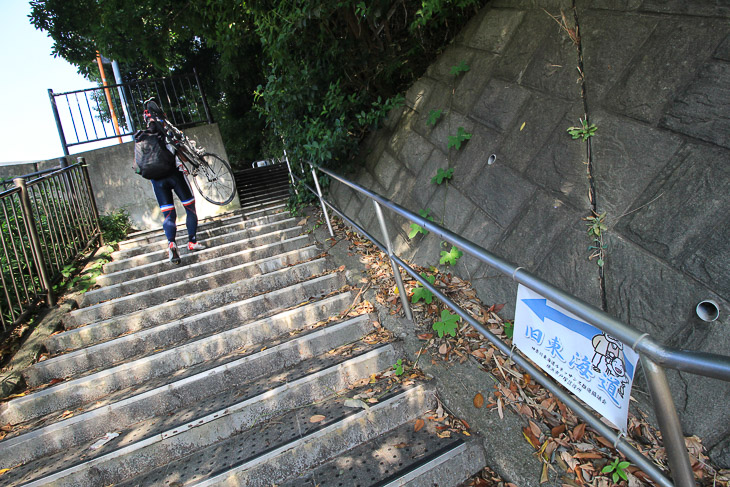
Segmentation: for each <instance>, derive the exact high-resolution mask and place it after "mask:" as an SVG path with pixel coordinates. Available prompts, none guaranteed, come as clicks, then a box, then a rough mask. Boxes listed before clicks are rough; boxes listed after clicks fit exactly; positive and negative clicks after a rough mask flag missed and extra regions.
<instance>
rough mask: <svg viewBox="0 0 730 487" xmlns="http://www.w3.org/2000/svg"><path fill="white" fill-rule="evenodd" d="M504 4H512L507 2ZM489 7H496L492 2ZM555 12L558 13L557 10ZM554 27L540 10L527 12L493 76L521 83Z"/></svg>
mask: <svg viewBox="0 0 730 487" xmlns="http://www.w3.org/2000/svg"><path fill="white" fill-rule="evenodd" d="M506 3H512V2H510V1H509V0H508V1H507V2H506ZM490 5H493V6H495V7H496V6H498V5H494V3H493V2H492V3H491V4H490ZM510 8H514V7H510ZM549 8H553V7H552V6H551V7H549ZM567 8H571V7H567ZM555 11H556V12H559V9H556V10H555ZM556 27H557V26H556V25H555V21H554V20H553V19H551V18H550V17H548V16H547V15H546V14H545V12H543V11H542V10H540V9H534V10H529V11H527V13H526V14H525V16H524V17H523V19H522V23H521V24H520V25H519V27H518V28H517V30H516V31H515V33H514V35H513V36H512V40H511V41H510V43H509V44H508V45H507V47H506V48H505V49H504V50H503V51H502V56H501V60H500V62H499V64H498V65H497V67H496V68H495V70H494V75H495V76H499V77H500V78H503V79H505V80H507V81H512V82H515V83H522V78H523V76H524V74H525V71H526V70H527V66H528V65H529V64H530V61H531V60H532V57H533V56H534V55H535V52H536V51H537V50H538V49H539V48H540V46H541V45H542V43H543V42H544V39H545V37H547V35H548V33H549V32H550V31H552V30H555V28H556Z"/></svg>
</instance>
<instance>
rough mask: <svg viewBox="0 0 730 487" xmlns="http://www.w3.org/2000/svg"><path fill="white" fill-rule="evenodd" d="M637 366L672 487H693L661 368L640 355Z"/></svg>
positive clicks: (690, 471)
mask: <svg viewBox="0 0 730 487" xmlns="http://www.w3.org/2000/svg"><path fill="white" fill-rule="evenodd" d="M641 363H642V365H643V366H644V372H645V374H646V379H647V383H648V385H649V392H650V394H651V400H652V402H653V403H654V412H655V413H656V418H657V423H659V430H660V431H661V432H662V442H663V443H664V448H665V449H666V451H667V458H668V459H669V469H670V470H671V472H672V480H674V485H677V486H682V487H685V486H690V485H695V479H694V474H693V473H692V465H691V464H690V462H689V455H688V453H687V446H686V445H685V443H684V435H683V434H682V424H681V423H680V422H679V415H678V414H677V409H676V408H675V407H674V399H672V391H671V390H670V389H669V382H667V375H666V373H665V372H664V369H663V368H662V367H660V366H658V365H657V364H655V363H654V362H653V361H651V360H650V359H648V358H646V357H644V356H642V357H641Z"/></svg>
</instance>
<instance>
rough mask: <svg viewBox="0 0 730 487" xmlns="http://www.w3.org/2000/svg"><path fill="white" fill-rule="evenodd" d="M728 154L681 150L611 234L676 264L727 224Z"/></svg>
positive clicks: (729, 198) (703, 149)
mask: <svg viewBox="0 0 730 487" xmlns="http://www.w3.org/2000/svg"><path fill="white" fill-rule="evenodd" d="M728 181H730V151H727V150H723V149H713V148H711V147H708V146H705V145H691V144H688V145H685V146H684V147H682V148H681V149H680V150H679V151H678V152H677V154H676V155H675V157H674V159H673V160H672V161H671V162H670V164H669V165H668V167H667V170H666V171H663V172H662V173H661V174H660V175H658V176H657V178H656V180H655V181H654V182H653V183H652V185H651V186H650V187H649V188H647V190H646V191H645V192H644V196H643V197H642V198H641V199H639V200H637V201H636V202H635V204H634V206H635V207H637V208H641V209H640V210H638V211H636V212H634V213H632V214H631V215H627V216H625V217H624V218H623V219H622V220H621V221H620V222H619V223H618V224H617V225H616V229H617V230H618V231H619V232H620V233H621V234H622V235H624V236H626V237H628V238H629V239H630V240H632V241H633V242H635V243H637V244H639V245H640V246H641V247H643V248H645V249H647V250H649V251H650V252H651V253H653V254H654V255H656V256H658V257H660V258H661V259H663V260H665V261H670V262H675V263H676V264H681V263H682V262H684V260H685V259H686V258H687V257H689V256H690V255H692V254H693V253H695V252H696V251H697V248H698V247H699V246H700V245H701V244H702V243H703V242H704V241H705V240H706V238H707V232H708V230H709V229H712V228H714V227H715V225H717V224H718V223H721V222H726V221H727V209H728V208H730V187H729V186H728V184H729V183H728Z"/></svg>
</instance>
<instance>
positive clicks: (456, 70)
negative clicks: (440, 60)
mask: <svg viewBox="0 0 730 487" xmlns="http://www.w3.org/2000/svg"><path fill="white" fill-rule="evenodd" d="M467 71H469V65H468V64H466V63H465V62H464V61H461V62H460V63H459V64H457V65H455V66H451V69H450V70H449V73H451V75H452V76H459V75H460V74H461V73H466V72H467Z"/></svg>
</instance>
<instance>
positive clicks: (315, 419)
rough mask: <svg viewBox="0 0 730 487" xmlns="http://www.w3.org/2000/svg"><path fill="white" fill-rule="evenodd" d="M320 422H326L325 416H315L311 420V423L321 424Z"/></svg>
mask: <svg viewBox="0 0 730 487" xmlns="http://www.w3.org/2000/svg"><path fill="white" fill-rule="evenodd" d="M320 421H324V415H323V414H315V415H314V416H312V417H311V418H309V422H310V423H319V422H320Z"/></svg>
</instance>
